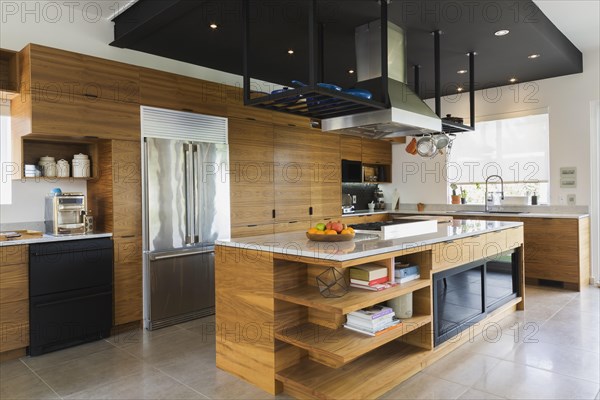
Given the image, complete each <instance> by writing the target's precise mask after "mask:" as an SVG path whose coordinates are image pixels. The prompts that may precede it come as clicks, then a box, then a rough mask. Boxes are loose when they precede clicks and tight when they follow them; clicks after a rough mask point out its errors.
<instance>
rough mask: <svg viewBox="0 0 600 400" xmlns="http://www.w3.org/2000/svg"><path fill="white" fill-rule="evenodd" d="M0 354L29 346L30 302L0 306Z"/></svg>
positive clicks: (15, 302)
mask: <svg viewBox="0 0 600 400" xmlns="http://www.w3.org/2000/svg"><path fill="white" fill-rule="evenodd" d="M0 330H1V333H0V335H1V337H0V352H4V351H9V350H14V349H20V348H23V347H26V346H28V345H29V301H28V300H21V301H14V302H11V303H6V304H0Z"/></svg>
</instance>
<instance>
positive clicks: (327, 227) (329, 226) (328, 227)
mask: <svg viewBox="0 0 600 400" xmlns="http://www.w3.org/2000/svg"><path fill="white" fill-rule="evenodd" d="M325 229H327V230H334V229H333V222H332V221H329V222H328V223H327V225H325Z"/></svg>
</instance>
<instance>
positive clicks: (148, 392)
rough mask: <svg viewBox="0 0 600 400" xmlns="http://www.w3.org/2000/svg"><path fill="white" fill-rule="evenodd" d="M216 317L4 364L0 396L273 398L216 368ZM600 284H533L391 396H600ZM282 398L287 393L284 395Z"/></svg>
mask: <svg viewBox="0 0 600 400" xmlns="http://www.w3.org/2000/svg"><path fill="white" fill-rule="evenodd" d="M213 323H214V318H213V317H209V318H204V319H202V320H197V321H192V322H187V323H184V324H181V325H177V326H173V327H169V328H165V329H161V330H158V331H153V332H147V331H142V330H139V331H130V332H124V333H122V334H119V335H116V336H113V337H111V338H110V339H109V340H102V341H97V342H94V343H89V344H86V345H82V346H78V347H73V348H70V349H67V350H62V351H58V352H54V353H50V354H46V355H43V356H40V357H34V358H30V357H24V358H21V359H20V360H14V361H9V362H5V363H2V364H0V399H1V400H9V399H57V398H63V399H207V398H210V399H213V398H214V399H269V398H273V396H270V395H268V394H267V393H265V392H263V391H261V390H260V389H257V388H255V387H253V386H252V385H250V384H247V383H246V382H244V381H241V380H239V379H237V378H235V377H233V376H231V375H229V374H228V373H226V372H223V371H220V370H218V369H217V368H216V367H215V343H214V333H213V328H212V327H213ZM599 353H600V289H597V288H588V289H586V290H584V291H583V292H581V293H575V292H568V291H563V290H558V289H550V288H540V287H527V310H526V311H524V312H518V313H516V314H513V315H510V316H508V317H507V318H505V319H504V320H503V321H501V322H500V323H499V324H497V325H490V326H488V329H487V330H486V335H485V337H483V336H479V337H475V338H472V340H470V341H469V342H468V343H466V344H465V345H463V346H461V347H460V348H459V349H457V350H456V351H454V352H453V353H451V354H449V355H448V356H446V357H444V358H443V359H441V360H440V361H438V362H437V363H435V364H434V365H432V366H430V367H429V368H427V369H425V370H424V371H422V372H420V373H418V374H416V375H415V376H413V377H412V378H410V379H408V380H407V381H405V382H403V383H402V384H400V385H398V386H397V387H395V388H394V389H392V390H391V391H389V392H388V393H386V394H385V395H384V396H383V398H385V399H501V398H508V399H600V393H599V385H600V355H599ZM275 398H277V399H286V398H288V397H287V396H285V395H279V396H276V397H275Z"/></svg>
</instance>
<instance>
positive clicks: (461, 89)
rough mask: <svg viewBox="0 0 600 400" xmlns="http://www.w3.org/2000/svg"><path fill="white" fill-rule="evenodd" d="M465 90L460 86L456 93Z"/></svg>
mask: <svg viewBox="0 0 600 400" xmlns="http://www.w3.org/2000/svg"><path fill="white" fill-rule="evenodd" d="M463 90H465V89H463V88H461V87H460V86H459V87H458V88H457V89H456V91H457V92H458V93H460V92H462V91H463Z"/></svg>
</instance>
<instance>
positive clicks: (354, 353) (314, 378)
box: [215, 228, 524, 399]
mask: <svg viewBox="0 0 600 400" xmlns="http://www.w3.org/2000/svg"><path fill="white" fill-rule="evenodd" d="M501 232H502V231H501ZM493 234H496V236H497V233H496V232H494V233H493ZM487 235H488V234H482V235H480V236H481V237H480V238H479V239H474V240H483V243H485V240H484V239H485V238H486V237H487ZM519 235H520V237H519V238H517V239H518V243H516V244H515V245H521V244H522V242H523V240H522V228H520V231H519ZM504 236H506V233H504ZM458 243H459V244H460V245H461V246H462V242H461V241H458ZM443 244H444V243H440V244H436V245H429V246H421V247H419V248H410V249H406V250H398V251H393V252H389V253H384V254H379V255H374V256H366V257H364V258H360V259H352V260H348V261H334V260H328V259H326V258H311V257H306V256H296V255H291V254H287V255H286V254H277V253H271V252H268V251H261V250H257V249H255V248H254V249H245V248H236V247H226V246H217V247H216V270H215V280H216V289H217V295H216V326H217V331H218V332H217V340H216V341H217V351H216V354H217V355H216V363H217V367H219V368H221V369H223V370H225V371H228V372H230V373H232V374H235V375H237V376H239V377H240V378H242V379H245V380H247V381H249V382H251V383H253V384H254V385H256V386H258V387H260V388H262V389H263V390H265V391H267V392H269V393H271V394H277V393H280V392H282V391H285V392H286V393H287V394H289V395H292V396H294V397H297V398H318V399H344V398H348V399H349V398H352V399H356V398H374V397H378V396H380V395H382V394H384V393H386V392H388V391H389V390H390V389H392V388H393V387H394V386H396V385H398V384H399V383H401V382H402V381H404V380H406V379H407V378H409V377H410V376H412V375H414V374H416V373H418V372H419V371H421V370H422V369H423V368H425V367H426V366H427V365H430V364H431V363H432V362H434V361H435V360H437V359H439V358H441V357H443V356H444V355H445V354H448V353H449V352H450V351H452V350H453V349H455V348H456V347H458V346H459V345H460V344H462V343H464V339H463V338H458V339H459V340H452V341H448V342H446V343H444V344H442V345H440V346H438V347H436V348H434V343H433V331H434V329H433V328H434V326H433V324H434V322H433V303H434V301H433V288H432V287H431V280H432V279H431V278H432V274H433V273H435V272H439V271H440V270H443V269H445V268H450V267H452V266H448V265H446V264H443V263H441V261H440V260H438V259H437V258H438V257H436V253H437V252H439V251H440V246H441V245H443ZM469 244H471V243H469ZM463 250H466V248H465V249H463ZM469 254H470V253H469ZM396 261H401V262H409V263H416V264H418V265H419V266H420V274H421V278H420V279H417V280H414V281H411V282H407V283H404V284H400V285H398V286H395V287H392V288H389V289H386V290H383V291H369V290H362V289H357V288H350V289H349V290H348V292H347V293H346V294H345V295H344V296H342V297H333V298H326V297H323V296H322V295H321V294H320V292H319V288H318V286H317V281H316V279H315V278H316V277H317V276H318V275H319V274H321V273H323V272H324V271H327V270H328V269H330V268H334V269H335V270H336V271H337V272H339V273H340V274H343V275H344V276H345V278H349V267H352V266H356V265H362V264H367V263H371V264H372V263H374V264H378V265H381V266H383V267H387V268H388V271H389V274H392V273H393V272H392V271H393V268H394V263H395V262H396ZM462 264H464V262H463V260H462V258H461V259H459V260H457V262H456V265H455V266H457V267H458V266H460V265H462ZM519 271H520V272H519V274H520V279H521V280H520V282H522V276H523V264H522V260H521V261H520V270H519ZM522 290H524V289H523V287H521V292H522ZM409 293H412V297H413V316H412V317H411V318H406V319H403V320H402V322H401V323H400V324H399V326H397V327H396V328H395V329H390V330H388V331H386V332H383V333H381V334H380V335H377V336H369V335H365V334H361V333H359V332H355V331H352V330H349V329H346V328H344V327H343V324H344V323H345V322H346V314H348V313H350V312H353V311H356V310H359V309H362V308H366V307H369V306H372V305H375V304H379V303H384V302H386V301H387V300H391V299H394V298H396V297H399V296H403V295H406V294H409ZM523 304H524V302H523V298H522V297H519V298H517V299H515V300H514V301H512V302H511V303H509V304H506V305H504V306H502V307H501V308H499V309H498V310H496V311H495V312H494V314H493V315H492V314H490V315H489V316H488V317H487V321H494V322H496V321H497V320H499V319H500V318H504V317H505V316H506V315H508V313H510V312H513V311H514V310H515V309H517V308H519V309H522V308H523ZM484 321H486V320H484ZM475 330H477V328H476V329H475ZM465 338H466V335H465Z"/></svg>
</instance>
